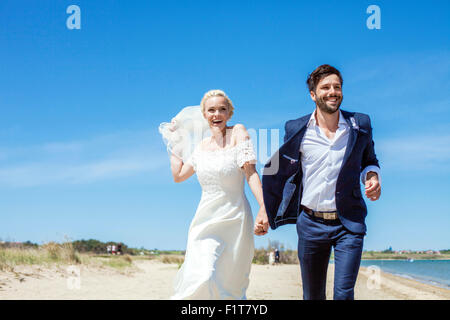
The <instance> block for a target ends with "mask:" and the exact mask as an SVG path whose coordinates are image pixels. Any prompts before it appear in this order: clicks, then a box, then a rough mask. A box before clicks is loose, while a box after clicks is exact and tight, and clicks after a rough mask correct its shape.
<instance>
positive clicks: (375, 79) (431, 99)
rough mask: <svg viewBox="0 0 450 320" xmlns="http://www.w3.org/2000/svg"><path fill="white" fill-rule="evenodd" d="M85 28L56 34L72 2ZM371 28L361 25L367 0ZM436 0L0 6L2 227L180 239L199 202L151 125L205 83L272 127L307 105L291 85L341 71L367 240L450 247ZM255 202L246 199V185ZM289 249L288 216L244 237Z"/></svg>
mask: <svg viewBox="0 0 450 320" xmlns="http://www.w3.org/2000/svg"><path fill="white" fill-rule="evenodd" d="M72 4H76V5H78V6H79V7H80V9H81V29H80V30H69V29H68V28H67V27H66V20H67V18H68V17H69V16H70V14H67V13H66V9H67V7H68V6H69V5H72ZM371 4H376V5H378V6H379V7H380V9H381V29H379V30H369V29H368V28H367V26H366V20H367V18H368V17H369V16H370V14H367V13H366V9H367V7H368V6H369V5H371ZM449 10H450V3H449V2H448V1H446V0H443V1H432V2H429V1H358V2H356V1H321V2H320V3H313V2H310V1H308V2H307V1H295V2H294V1H292V2H288V1H286V2H279V1H226V2H225V1H221V2H217V1H179V2H178V1H164V2H162V1H158V2H156V1H133V2H130V1H128V2H126V1H77V0H76V1H33V2H29V1H12V0H10V1H5V0H3V1H1V2H0V45H1V48H2V49H1V50H0V110H1V117H0V218H1V221H2V223H1V224H0V237H1V238H2V239H3V240H16V241H26V240H31V241H34V242H39V243H42V242H47V241H62V240H64V237H65V236H68V237H69V238H71V239H74V240H75V239H82V238H84V239H88V238H95V239H99V240H102V241H110V240H115V241H122V242H124V243H126V244H127V245H129V246H133V247H141V246H144V247H146V248H159V249H184V248H185V244H186V239H187V231H188V227H189V224H190V221H191V219H192V217H193V215H194V212H195V209H196V206H197V204H198V201H199V199H200V192H201V189H200V186H199V184H198V182H197V180H196V178H195V177H193V178H191V179H190V180H189V181H186V182H184V183H181V184H175V183H174V182H173V181H172V178H171V174H170V167H169V161H168V156H167V153H166V151H165V146H164V144H163V142H162V139H161V137H160V135H159V133H158V130H157V128H158V125H159V124H160V123H161V122H164V121H169V120H170V119H171V118H172V117H173V116H174V115H175V114H176V113H177V112H178V111H179V110H180V109H181V108H182V107H184V106H188V105H196V104H199V102H200V100H201V97H202V95H203V94H204V92H206V91H207V90H209V89H215V88H220V89H223V90H225V91H226V92H227V93H228V95H229V96H230V98H231V99H232V100H233V102H234V104H235V115H234V116H233V119H232V121H231V124H235V123H243V124H245V126H246V127H247V128H252V129H255V130H258V129H272V130H276V129H278V130H280V138H282V136H283V134H284V133H283V127H284V122H285V121H287V120H290V119H294V118H298V117H300V116H302V115H304V114H307V113H310V112H312V111H313V109H314V104H313V102H312V101H311V99H310V98H309V96H308V92H307V88H306V85H305V80H306V77H307V75H308V73H310V72H311V71H312V70H314V68H315V67H317V66H318V65H320V64H323V63H328V64H331V65H334V66H335V67H337V68H338V69H340V70H341V72H342V74H343V77H344V86H343V93H344V101H343V103H342V106H341V107H342V108H343V109H345V110H349V111H359V112H364V113H368V114H369V115H370V116H371V119H372V125H373V128H374V132H373V134H374V140H375V148H376V153H377V155H378V158H379V160H380V164H381V168H382V175H383V176H382V178H383V191H382V197H381V199H380V200H379V201H377V202H373V203H372V202H370V201H367V204H368V208H369V214H368V217H367V220H366V223H367V226H368V233H367V236H366V238H365V249H366V250H382V249H385V248H387V247H389V246H392V247H393V249H429V248H432V249H444V248H450V235H449V232H448V230H449V226H450V214H449V213H450V209H449V205H448V203H447V202H448V194H449V192H450V183H449V179H450V148H449V145H450V130H449V129H450V120H449V119H450V98H449V97H448V92H449V87H450V40H449V39H450V25H449V23H448V18H449V17H448V12H449ZM247 195H248V198H249V200H250V203H251V205H252V208H253V210H254V213H256V211H257V209H258V207H257V205H256V201H255V200H254V199H253V196H252V194H251V192H250V191H249V189H248V188H247ZM268 239H271V240H278V241H280V242H281V243H284V244H285V246H286V247H288V248H291V249H296V245H297V235H296V231H295V226H294V225H288V226H284V227H281V228H279V229H277V230H275V231H270V232H269V234H268V235H266V236H264V237H257V238H255V243H256V246H257V247H260V246H265V245H267V242H268Z"/></svg>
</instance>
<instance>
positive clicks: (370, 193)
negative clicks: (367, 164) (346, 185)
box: [366, 172, 381, 201]
mask: <svg viewBox="0 0 450 320" xmlns="http://www.w3.org/2000/svg"><path fill="white" fill-rule="evenodd" d="M380 195H381V186H380V183H379V181H378V175H377V174H376V173H375V172H369V173H367V179H366V196H367V198H369V199H370V200H371V201H376V200H378V199H379V198H380Z"/></svg>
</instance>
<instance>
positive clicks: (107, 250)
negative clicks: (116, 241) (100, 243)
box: [106, 245, 111, 254]
mask: <svg viewBox="0 0 450 320" xmlns="http://www.w3.org/2000/svg"><path fill="white" fill-rule="evenodd" d="M106 252H107V253H108V254H111V246H110V245H107V246H106Z"/></svg>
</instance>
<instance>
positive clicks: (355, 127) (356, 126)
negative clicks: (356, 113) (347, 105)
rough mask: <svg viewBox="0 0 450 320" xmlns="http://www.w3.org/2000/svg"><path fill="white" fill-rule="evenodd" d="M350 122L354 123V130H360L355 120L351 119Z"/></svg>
mask: <svg viewBox="0 0 450 320" xmlns="http://www.w3.org/2000/svg"><path fill="white" fill-rule="evenodd" d="M350 122H351V123H352V128H353V129H355V130H359V126H358V125H357V124H356V121H355V118H353V117H351V118H350Z"/></svg>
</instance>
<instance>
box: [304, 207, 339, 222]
mask: <svg viewBox="0 0 450 320" xmlns="http://www.w3.org/2000/svg"><path fill="white" fill-rule="evenodd" d="M302 208H303V211H305V212H306V213H307V214H309V215H310V216H314V217H317V218H322V219H324V220H336V219H338V214H337V211H314V210H311V209H309V208H307V207H305V206H302Z"/></svg>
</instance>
